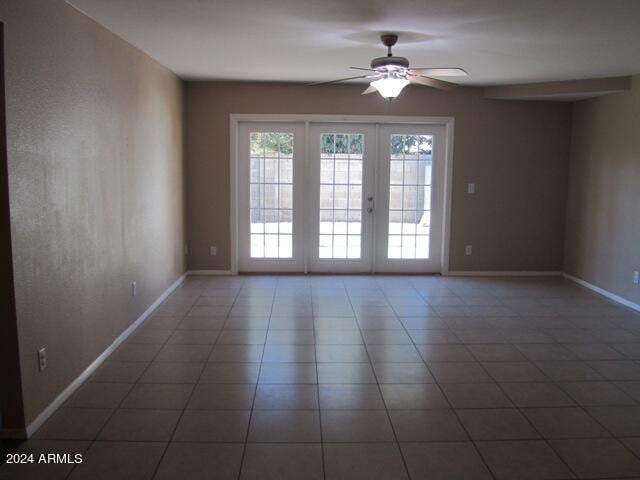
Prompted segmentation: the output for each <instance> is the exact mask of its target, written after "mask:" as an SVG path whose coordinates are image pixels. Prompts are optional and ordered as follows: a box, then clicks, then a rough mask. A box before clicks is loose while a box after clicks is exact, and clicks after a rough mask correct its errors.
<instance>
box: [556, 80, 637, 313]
mask: <svg viewBox="0 0 640 480" xmlns="http://www.w3.org/2000/svg"><path fill="white" fill-rule="evenodd" d="M570 171H571V174H570V184H569V201H568V206H567V231H566V245H565V271H566V272H567V273H570V274H571V275H575V276H577V277H579V278H582V279H584V280H586V281H588V282H590V283H593V284H595V285H597V286H599V287H601V288H604V289H605V290H609V291H610V292H613V293H615V294H617V295H620V296H622V297H624V298H626V299H628V300H631V301H633V302H635V303H640V286H638V285H634V284H633V283H632V279H633V271H634V270H640V76H637V77H634V78H633V88H632V90H631V91H629V92H624V93H617V94H615V95H611V96H608V97H602V98H595V99H591V100H583V101H581V102H577V103H575V104H574V107H573V134H572V146H571V170H570Z"/></svg>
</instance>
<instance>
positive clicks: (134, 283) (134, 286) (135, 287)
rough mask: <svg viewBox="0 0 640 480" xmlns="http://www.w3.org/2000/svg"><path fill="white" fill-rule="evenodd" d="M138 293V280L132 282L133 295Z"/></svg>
mask: <svg viewBox="0 0 640 480" xmlns="http://www.w3.org/2000/svg"><path fill="white" fill-rule="evenodd" d="M137 295H138V285H137V284H136V282H131V296H132V297H135V296H137Z"/></svg>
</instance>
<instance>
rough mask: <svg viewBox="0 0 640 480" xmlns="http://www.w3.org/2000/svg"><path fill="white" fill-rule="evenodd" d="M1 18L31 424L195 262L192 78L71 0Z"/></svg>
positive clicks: (22, 8) (21, 3)
mask: <svg viewBox="0 0 640 480" xmlns="http://www.w3.org/2000/svg"><path fill="white" fill-rule="evenodd" d="M0 21H2V22H4V23H5V49H6V53H5V59H6V90H7V134H8V157H9V160H8V162H9V187H10V200H11V220H12V234H13V255H14V266H15V289H16V304H17V316H18V336H19V347H20V357H21V366H22V385H23V391H24V407H25V414H26V422H27V424H28V423H30V422H31V421H33V420H34V418H35V417H36V416H37V415H38V414H39V413H40V412H41V411H42V410H43V409H44V408H45V407H46V406H47V405H48V404H49V403H50V402H51V401H52V400H54V399H55V398H56V396H57V395H58V394H60V393H61V391H62V390H63V389H64V388H65V387H66V386H68V385H69V383H70V382H71V381H73V380H74V379H75V378H76V377H77V376H78V375H79V374H80V373H81V372H82V371H83V370H84V369H85V368H86V367H87V366H88V365H89V364H90V363H91V362H92V361H93V360H94V359H95V358H96V357H97V356H98V355H99V354H100V353H101V352H103V351H104V349H105V348H106V347H107V346H109V345H110V344H111V343H112V342H113V340H114V339H115V338H116V337H117V336H118V335H119V334H120V333H121V332H122V331H123V330H124V329H125V328H126V327H127V326H128V325H130V324H131V323H132V321H133V320H135V319H136V317H138V316H139V315H140V314H141V313H142V312H143V311H144V310H145V309H146V308H147V306H148V305H149V304H150V303H152V302H153V300H155V299H156V298H157V297H158V296H159V295H160V293H162V292H163V291H164V290H165V289H166V288H167V287H168V286H169V285H170V284H171V283H173V282H174V281H175V280H176V279H177V278H178V277H179V276H180V275H181V274H182V273H183V272H184V270H185V261H184V255H183V252H184V250H183V249H184V241H185V228H184V214H183V210H184V201H183V196H184V191H183V180H184V179H183V160H182V150H183V146H182V135H183V126H182V123H183V120H182V82H181V81H180V80H179V79H178V78H177V77H176V76H175V75H173V74H172V73H171V72H169V71H168V70H167V69H165V68H164V67H162V66H161V65H159V64H158V63H156V62H155V61H154V60H152V59H150V58H149V57H147V56H146V55H144V54H142V53H141V52H140V51H138V50H136V49H134V48H133V47H131V46H130V45H128V44H127V43H125V42H124V41H122V40H121V39H119V38H118V37H116V36H115V35H113V34H112V33H110V32H108V31H107V30H105V29H104V28H102V27H100V26H99V25H98V24H96V23H95V22H94V21H92V20H90V19H89V18H87V17H85V16H84V15H82V14H81V13H79V12H78V11H76V10H74V9H73V8H72V7H70V6H68V5H67V4H66V3H64V2H63V1H62V0H9V1H6V0H5V1H2V3H0ZM133 280H135V281H137V283H138V291H139V295H138V296H137V297H136V298H133V297H132V296H131V293H130V292H131V282H132V281H133ZM41 347H46V348H47V354H48V366H47V368H46V370H44V371H43V372H38V368H37V361H36V358H37V357H36V352H37V350H38V349H39V348H41Z"/></svg>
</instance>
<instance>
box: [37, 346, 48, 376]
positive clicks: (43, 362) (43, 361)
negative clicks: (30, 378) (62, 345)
mask: <svg viewBox="0 0 640 480" xmlns="http://www.w3.org/2000/svg"><path fill="white" fill-rule="evenodd" d="M45 368H47V349H46V348H41V349H40V350H38V370H39V371H42V370H44V369H45Z"/></svg>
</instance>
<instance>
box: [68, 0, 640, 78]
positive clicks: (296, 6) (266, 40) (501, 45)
mask: <svg viewBox="0 0 640 480" xmlns="http://www.w3.org/2000/svg"><path fill="white" fill-rule="evenodd" d="M68 1H69V3H71V4H72V5H74V6H76V7H77V8H78V9H80V10H81V11H83V12H84V13H86V14H87V15H89V16H90V17H92V18H94V19H95V20H97V21H98V22H99V23H101V24H103V25H104V26H105V27H107V28H108V29H109V30H111V31H113V32H114V33H116V34H118V35H120V36H121V37H123V38H124V39H125V40H127V41H129V42H130V43H132V44H133V45H135V46H137V47H138V48H140V49H141V50H143V51H145V52H146V53H148V54H149V55H150V56H152V57H154V58H155V59H157V60H158V61H159V62H160V63H162V64H164V65H166V66H167V67H169V68H170V69H171V70H173V71H174V72H176V73H177V74H178V75H180V76H181V77H183V78H188V79H216V80H222V79H233V80H270V81H271V80H283V81H318V80H331V79H335V78H342V77H349V76H353V75H356V74H357V72H356V73H353V72H354V71H353V70H349V69H348V67H349V66H351V65H354V66H362V67H367V66H368V64H369V61H370V60H371V58H373V57H376V56H382V55H384V53H385V50H384V47H382V45H381V44H380V43H379V39H378V37H379V34H380V32H396V33H398V34H399V37H400V40H399V43H398V45H397V47H396V48H395V49H394V53H395V54H396V55H402V56H406V57H408V58H409V60H410V61H411V65H412V66H414V67H445V66H447V67H448V66H459V67H462V68H465V69H466V70H467V71H468V72H469V74H470V76H469V78H468V79H465V80H460V82H459V83H466V84H470V85H501V84H510V83H524V82H539V81H540V82H542V81H554V80H569V79H580V78H594V77H606V76H617V75H630V74H636V73H640V54H639V51H640V0H394V1H392V0H386V1H381V0H68ZM456 81H458V79H456Z"/></svg>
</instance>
